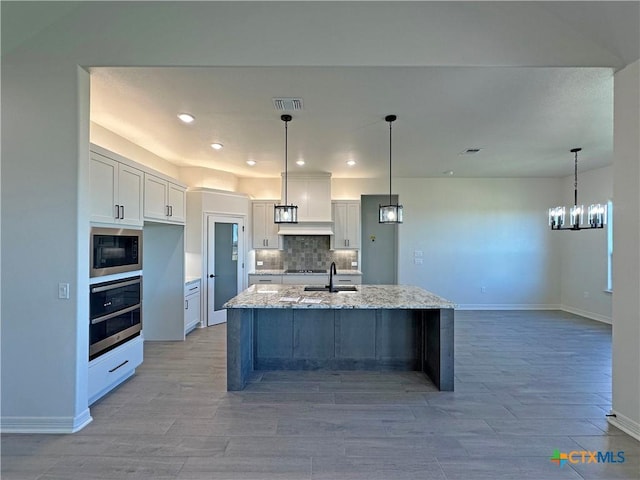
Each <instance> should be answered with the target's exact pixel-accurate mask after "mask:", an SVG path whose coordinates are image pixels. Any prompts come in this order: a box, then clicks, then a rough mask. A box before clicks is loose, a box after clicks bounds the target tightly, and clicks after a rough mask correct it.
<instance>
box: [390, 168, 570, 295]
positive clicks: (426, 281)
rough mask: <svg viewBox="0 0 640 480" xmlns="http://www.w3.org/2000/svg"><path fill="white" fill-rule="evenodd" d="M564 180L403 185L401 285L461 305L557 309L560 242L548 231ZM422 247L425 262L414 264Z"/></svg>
mask: <svg viewBox="0 0 640 480" xmlns="http://www.w3.org/2000/svg"><path fill="white" fill-rule="evenodd" d="M559 182H560V180H555V179H536V178H532V179H468V178H432V179H398V180H396V181H395V183H396V185H397V191H398V192H401V193H400V202H401V203H402V204H403V205H404V210H405V221H404V224H403V225H401V226H400V227H399V237H400V249H399V257H400V258H399V262H398V270H399V272H398V279H399V283H402V284H414V285H419V286H421V287H423V288H425V289H427V290H430V291H432V292H434V293H437V294H439V295H442V296H443V297H445V298H448V299H450V300H452V301H454V302H455V303H457V304H458V305H459V306H460V307H461V308H553V307H556V308H557V307H558V305H559V303H560V281H559V279H560V267H559V261H558V255H557V252H558V241H559V239H558V238H557V236H556V233H555V232H550V230H549V228H548V226H547V209H548V207H549V206H550V205H552V204H553V203H555V202H556V201H557V196H558V191H559V188H558V187H559ZM416 250H419V251H422V252H423V257H422V259H423V264H422V265H416V264H415V263H414V252H415V251H416ZM482 287H485V288H486V292H485V293H483V292H482Z"/></svg>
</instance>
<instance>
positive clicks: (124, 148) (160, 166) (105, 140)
mask: <svg viewBox="0 0 640 480" xmlns="http://www.w3.org/2000/svg"><path fill="white" fill-rule="evenodd" d="M91 143H95V144H96V145H100V146H101V147H103V148H106V149H107V150H111V151H112V152H115V153H117V154H119V155H122V156H123V157H125V158H130V159H132V160H134V159H135V161H136V162H138V163H141V164H142V165H145V166H147V167H149V168H152V169H154V170H157V171H159V172H162V173H164V174H165V175H168V176H170V177H172V178H175V179H178V178H179V175H180V169H179V168H178V167H177V166H175V165H174V164H173V163H169V162H168V161H167V160H165V159H164V158H162V157H159V156H158V155H156V154H155V153H152V152H150V151H149V150H147V149H145V148H142V147H141V146H139V145H136V144H135V143H133V142H130V141H129V140H127V139H126V138H124V137H121V136H120V135H118V134H116V133H113V132H112V131H111V130H107V129H106V128H104V127H102V126H101V125H98V124H97V123H95V122H91Z"/></svg>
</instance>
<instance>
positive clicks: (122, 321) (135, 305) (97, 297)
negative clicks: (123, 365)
mask: <svg viewBox="0 0 640 480" xmlns="http://www.w3.org/2000/svg"><path fill="white" fill-rule="evenodd" d="M89 304H90V305H89V306H90V312H91V315H90V318H89V360H93V359H94V358H96V357H97V356H99V355H101V354H103V353H106V352H107V351H109V350H111V349H113V348H115V347H117V346H118V345H120V344H122V343H124V342H126V341H127V340H128V339H130V338H132V337H135V336H136V335H138V334H139V333H140V331H141V330H142V277H140V276H136V277H130V278H125V279H122V280H115V281H111V282H104V283H98V284H95V285H92V286H91V294H90V300H89Z"/></svg>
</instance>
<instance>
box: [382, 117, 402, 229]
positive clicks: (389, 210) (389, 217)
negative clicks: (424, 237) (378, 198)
mask: <svg viewBox="0 0 640 480" xmlns="http://www.w3.org/2000/svg"><path fill="white" fill-rule="evenodd" d="M396 118H398V117H396V116H395V115H387V116H386V117H384V119H385V121H386V122H389V204H388V205H380V209H379V212H378V214H379V215H378V222H379V223H391V224H394V223H402V220H403V218H402V205H399V204H397V203H396V204H394V203H393V201H392V196H391V124H392V123H393V122H395V120H396Z"/></svg>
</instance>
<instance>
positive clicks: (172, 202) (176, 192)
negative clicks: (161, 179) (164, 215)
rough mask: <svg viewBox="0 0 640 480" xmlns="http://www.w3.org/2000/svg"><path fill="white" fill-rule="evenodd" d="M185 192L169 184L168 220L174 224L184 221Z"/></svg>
mask: <svg viewBox="0 0 640 480" xmlns="http://www.w3.org/2000/svg"><path fill="white" fill-rule="evenodd" d="M184 197H185V190H184V188H182V187H180V186H178V185H174V184H173V183H170V184H169V202H168V203H169V207H170V209H169V214H170V215H169V220H171V221H172V222H175V223H184V221H185V216H186V215H185V198H184Z"/></svg>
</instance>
